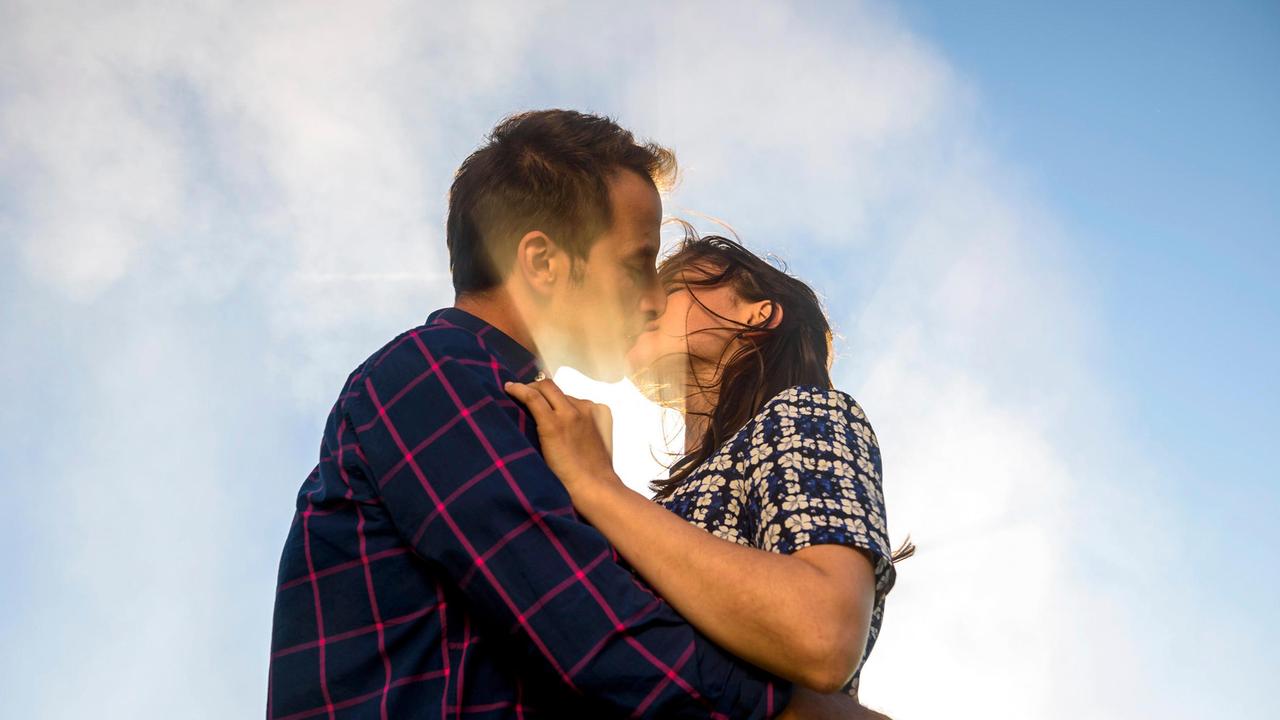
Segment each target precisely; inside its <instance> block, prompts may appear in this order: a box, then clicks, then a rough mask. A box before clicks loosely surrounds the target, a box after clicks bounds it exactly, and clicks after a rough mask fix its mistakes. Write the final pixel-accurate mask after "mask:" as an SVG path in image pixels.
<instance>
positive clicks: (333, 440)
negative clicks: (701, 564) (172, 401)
mask: <svg viewBox="0 0 1280 720" xmlns="http://www.w3.org/2000/svg"><path fill="white" fill-rule="evenodd" d="M538 371H539V368H538V363H537V361H536V359H535V358H534V356H533V355H532V354H531V353H529V351H528V350H526V349H525V348H523V347H522V346H520V345H519V344H518V343H516V342H515V341H514V340H512V339H511V338H510V337H508V336H507V335H505V334H503V333H502V332H500V331H498V330H497V329H495V328H494V327H492V326H490V325H488V324H487V323H485V322H484V321H482V320H480V319H479V318H477V317H475V316H473V315H470V314H468V313H466V312H464V311H462V310H458V309H456V308H444V309H441V310H437V311H435V312H434V313H432V314H431V315H430V316H429V317H428V319H427V322H426V324H424V325H422V326H421V327H418V328H415V329H413V330H410V331H408V332H406V333H404V334H403V335H401V336H399V337H398V338H396V339H395V340H393V341H391V342H390V343H388V344H387V345H386V346H385V347H383V348H382V349H381V350H379V351H378V352H377V353H375V354H374V355H373V356H372V357H370V358H369V359H368V360H367V361H365V363H364V364H363V365H361V366H360V367H359V368H357V369H356V370H355V372H353V373H352V374H351V376H350V377H349V378H348V380H347V383H346V387H345V388H344V389H343V391H342V394H341V396H340V397H339V398H338V401H337V402H336V403H335V404H334V407H333V410H332V412H331V413H330V415H329V419H328V423H327V425H326V427H325V432H324V441H323V444H322V447H321V450H320V462H319V464H318V465H317V466H316V468H315V470H314V471H312V473H311V475H310V476H309V477H308V478H307V480H306V481H305V482H304V483H303V485H302V489H301V491H300V492H299V494H298V503H297V513H296V514H295V516H294V520H293V525H292V527H291V528H290V530H289V536H288V539H287V541H286V543H285V547H284V553H283V556H282V557H281V560H280V576H279V586H278V589H277V593H276V604H275V617H274V622H273V627H272V636H271V668H270V678H269V685H268V694H267V716H268V717H269V718H275V719H278V720H280V719H285V718H289V719H299V718H309V717H327V718H463V717H465V718H469V719H473V720H483V719H485V718H538V717H554V718H565V717H589V718H609V717H625V716H631V717H690V718H693V717H700V718H705V717H718V718H767V717H772V716H773V715H775V714H776V713H778V712H779V711H780V710H781V709H782V708H783V707H784V706H785V705H786V702H787V700H788V699H789V697H790V692H791V688H790V685H789V684H788V683H786V682H785V681H782V680H779V679H777V678H775V677H773V676H772V675H770V674H768V673H766V672H764V671H762V670H760V669H758V668H756V667H754V666H752V665H750V664H748V663H745V662H743V661H740V660H738V659H736V658H734V657H732V656H731V655H729V654H728V653H726V652H724V651H723V650H721V649H719V648H718V647H716V646H715V645H714V644H712V643H711V642H710V641H709V640H707V639H706V638H705V637H704V636H702V635H701V634H699V633H698V632H697V631H696V630H694V629H693V628H692V627H691V626H689V625H688V624H687V623H686V622H685V621H684V620H683V619H682V618H681V617H680V616H679V615H678V614H677V613H676V612H675V611H674V610H673V609H672V608H671V607H670V606H669V605H667V604H666V603H665V602H664V601H663V600H662V599H661V598H659V597H657V596H656V595H655V594H654V593H653V591H652V590H650V589H649V588H648V586H647V585H645V584H644V582H643V581H642V580H640V579H639V578H637V577H636V576H635V575H633V574H632V573H631V571H630V570H629V568H628V566H627V565H626V564H625V563H624V562H623V561H622V560H621V559H620V558H619V556H618V555H617V553H616V551H615V550H614V549H613V547H612V546H611V545H610V544H609V543H608V541H607V540H606V539H605V538H604V536H603V535H601V534H600V533H599V532H598V531H597V530H596V529H595V528H593V527H591V526H590V525H589V524H587V523H586V522H585V521H583V520H582V519H580V518H579V517H578V515H577V514H576V513H575V512H574V510H573V506H572V504H571V503H570V499H569V495H568V493H567V492H566V491H565V489H564V487H563V486H562V485H561V484H560V481H559V480H557V479H556V477H555V475H553V474H552V472H551V470H550V469H549V468H548V467H547V465H546V463H545V461H544V460H543V458H542V456H541V454H540V453H539V446H538V439H537V432H536V428H535V427H534V426H533V422H532V420H531V418H530V417H529V416H528V415H527V414H526V412H525V411H524V409H523V408H522V407H521V406H520V405H518V404H517V403H515V402H514V401H513V400H511V399H510V398H509V396H508V395H507V394H506V392H505V391H504V390H503V389H502V384H503V382H505V381H506V380H517V381H521V382H530V381H532V380H533V379H534V376H535V374H536V373H537V372H538Z"/></svg>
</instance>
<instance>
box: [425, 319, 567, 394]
mask: <svg viewBox="0 0 1280 720" xmlns="http://www.w3.org/2000/svg"><path fill="white" fill-rule="evenodd" d="M426 324H427V325H452V326H454V327H460V328H462V329H464V330H466V331H468V332H470V333H471V334H473V335H475V336H476V338H477V339H478V340H479V341H480V345H481V347H484V348H485V349H486V350H488V351H489V352H491V353H493V354H494V355H495V356H497V358H498V362H500V363H502V364H503V365H504V366H506V368H507V369H508V370H510V371H511V374H512V375H514V376H515V378H516V380H518V381H519V382H522V383H528V382H533V381H535V380H541V379H543V378H546V377H550V373H547V372H546V370H545V368H544V367H543V365H542V362H541V360H539V359H538V358H537V357H536V356H535V355H534V354H533V353H531V352H529V350H528V349H527V348H525V346H523V345H521V344H520V343H518V342H516V341H515V340H514V339H512V337H511V336H510V335H507V334H506V333H504V332H502V331H501V330H499V329H498V328H496V327H494V326H492V325H490V324H489V323H487V322H485V321H484V320H481V319H480V318H478V317H476V316H475V315H472V314H471V313H469V312H467V311H466V310H460V309H458V308H456V307H446V308H440V309H439V310H436V311H435V312H433V313H431V314H430V315H428V316H427V322H426ZM539 376H541V377H539Z"/></svg>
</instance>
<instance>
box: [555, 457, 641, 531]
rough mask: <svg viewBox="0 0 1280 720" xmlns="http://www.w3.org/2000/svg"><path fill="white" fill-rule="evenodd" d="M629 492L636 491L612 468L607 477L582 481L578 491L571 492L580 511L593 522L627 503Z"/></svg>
mask: <svg viewBox="0 0 1280 720" xmlns="http://www.w3.org/2000/svg"><path fill="white" fill-rule="evenodd" d="M628 494H632V495H634V494H635V493H634V492H632V490H631V489H630V488H628V487H627V486H626V485H624V484H623V482H622V478H620V477H618V475H617V474H616V473H614V472H613V471H612V470H610V471H609V472H608V475H607V476H606V477H604V478H597V479H596V480H595V481H593V482H589V483H582V484H581V485H579V487H578V489H577V490H576V491H572V492H570V496H571V497H572V498H573V504H574V506H575V507H577V508H578V512H579V513H580V514H582V515H584V516H585V517H586V518H587V520H590V521H591V522H597V521H598V520H599V519H600V518H601V517H603V516H606V515H608V513H609V511H610V510H611V509H612V508H616V507H618V506H619V505H620V504H622V503H625V502H626V501H627V499H628V498H627V497H626V496H627V495H628ZM637 497H638V496H637Z"/></svg>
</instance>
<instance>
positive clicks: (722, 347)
mask: <svg viewBox="0 0 1280 720" xmlns="http://www.w3.org/2000/svg"><path fill="white" fill-rule="evenodd" d="M705 277H707V269H706V268H699V267H696V266H694V267H690V268H686V269H684V270H682V271H681V272H680V273H679V274H677V275H676V276H675V277H673V278H672V279H671V280H669V281H667V285H666V287H665V288H664V289H665V291H666V292H667V306H666V310H665V311H664V312H663V313H662V315H661V316H659V317H658V319H657V320H656V321H655V322H653V323H651V324H650V325H649V326H647V327H646V328H645V330H644V331H643V332H641V333H640V335H638V336H637V337H636V341H635V344H634V345H633V346H632V348H631V350H630V352H628V353H627V363H628V365H629V366H630V368H631V379H632V381H633V382H634V383H635V384H636V386H637V387H639V388H640V389H641V391H642V392H646V394H648V395H650V399H652V400H655V401H659V402H661V401H664V400H665V401H671V400H675V399H678V398H683V397H684V394H685V387H686V385H687V384H688V383H689V382H690V381H691V380H692V378H690V377H689V374H690V364H691V362H692V366H693V372H698V373H705V378H704V381H709V380H710V379H712V378H714V375H715V373H714V371H715V368H717V367H718V366H719V365H720V363H722V362H724V361H725V360H727V359H728V358H729V355H730V354H731V352H729V344H730V343H731V342H733V340H734V335H736V334H737V333H739V332H740V331H741V330H742V326H741V325H738V324H735V322H733V321H737V323H747V322H750V321H751V320H752V316H753V312H756V308H755V307H754V306H755V304H753V303H745V302H743V301H742V299H741V298H740V297H738V295H737V293H735V292H734V290H733V288H732V287H730V286H729V285H718V286H713V287H706V286H699V285H686V282H685V281H686V280H688V281H695V280H698V279H701V278H705ZM717 315H719V316H722V317H717ZM724 318H729V320H725V319H724ZM655 389H656V390H657V392H652V391H653V390H655Z"/></svg>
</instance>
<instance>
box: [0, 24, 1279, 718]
mask: <svg viewBox="0 0 1280 720" xmlns="http://www.w3.org/2000/svg"><path fill="white" fill-rule="evenodd" d="M798 7H799V6H797V7H796V8H792V7H788V6H787V5H784V4H779V3H773V2H763V1H761V2H748V3H733V4H732V5H730V4H716V3H708V4H680V5H676V4H670V5H655V6H652V7H645V8H643V9H641V8H637V7H634V6H632V5H628V4H622V3H619V4H611V3H593V4H591V5H589V6H588V5H581V4H574V3H567V2H566V3H555V4H552V5H550V6H548V8H546V9H538V10H535V9H531V8H529V7H526V6H524V5H520V4H510V5H501V4H499V5H493V6H483V7H481V6H474V5H472V6H468V7H461V8H460V7H452V6H447V5H444V4H438V5H437V4H419V3H367V4H362V5H361V6H360V7H359V8H356V7H354V6H344V5H342V4H325V5H320V4H316V3H276V4H269V5H268V4H255V5H252V6H250V5H232V4H227V3H217V2H208V3H197V4H192V5H191V6H189V7H186V8H184V9H183V10H182V11H176V10H170V9H166V8H164V7H162V6H158V5H157V6H152V7H147V6H130V5H119V6H115V5H110V4H107V5H103V6H100V7H99V8H98V9H95V10H93V11H92V12H91V14H87V13H88V12H89V11H86V10H84V9H83V8H82V7H78V6H76V5H74V4H69V3H67V4H61V3H39V4H27V5H22V6H19V5H17V4H6V5H3V6H0V248H2V249H3V251H4V253H5V257H6V260H7V261H6V262H5V263H4V264H3V265H2V266H0V341H2V342H3V347H4V348H5V351H6V352H5V353H3V356H0V379H2V380H3V381H4V382H5V386H6V388H7V389H8V399H9V402H8V403H6V404H5V405H4V406H3V407H0V436H3V437H4V438H5V441H4V442H3V443H0V467H2V468H3V472H4V474H3V477H4V488H5V490H6V495H7V496H8V497H9V498H10V501H11V506H12V507H13V508H14V509H15V510H13V511H11V512H10V513H8V514H7V515H6V517H7V518H8V522H7V523H4V524H3V526H2V527H3V529H2V530H0V541H3V542H4V543H5V545H6V546H7V547H8V548H9V549H10V550H9V551H8V552H6V553H0V571H2V572H4V573H5V575H6V577H7V578H8V580H7V581H6V582H5V583H4V584H3V585H0V646H3V647H4V648H5V650H4V652H3V653H2V654H0V678H3V680H0V693H2V694H3V695H4V696H5V698H6V701H7V703H8V705H9V707H11V708H12V712H13V713H14V714H15V715H17V716H23V717H42V718H44V717H47V718H61V717H73V716H75V717H78V716H82V715H85V714H89V713H90V712H93V713H95V714H107V715H109V716H122V717H140V718H149V717H157V718H158V717H241V716H245V715H248V714H252V715H256V714H258V713H260V712H261V708H262V705H263V703H264V701H265V668H266V656H267V649H268V642H269V636H268V633H269V627H270V612H271V600H272V592H273V586H274V581H275V571H276V561H277V559H278V556H279V549H280V545H281V542H282V540H283V537H284V534H285V532H286V531H287V528H288V524H289V520H290V515H291V509H292V505H293V497H294V494H295V493H296V490H297V487H298V485H299V484H300V483H301V481H302V479H303V478H304V477H305V475H306V473H307V472H308V471H309V469H310V467H311V466H312V465H313V464H314V461H315V453H316V448H317V446H318V442H319V434H320V430H321V427H322V423H323V419H324V417H325V413H326V412H327V409H328V406H329V404H330V403H331V402H332V400H333V397H334V394H335V393H336V392H337V387H338V384H339V383H341V381H342V379H343V378H345V377H346V374H347V373H348V372H349V370H350V369H351V368H352V367H353V366H354V365H355V364H356V363H358V362H360V361H361V360H362V359H363V358H364V357H365V356H367V355H368V354H369V353H370V352H371V351H372V350H374V349H376V348H377V347H378V346H379V345H380V344H381V343H382V342H383V341H384V340H385V339H387V338H389V337H391V336H392V335H394V334H396V333H397V332H399V331H400V330H401V329H403V328H405V327H408V326H411V325H413V324H416V323H418V322H420V321H421V320H422V319H423V318H424V317H425V316H426V314H427V313H428V312H430V310H432V309H434V308H435V307H438V306H440V305H442V304H447V303H448V302H449V301H450V293H449V291H448V284H447V274H446V273H445V272H444V268H445V265H444V263H445V256H444V243H443V237H442V234H441V226H442V220H443V215H444V193H445V191H446V189H447V186H448V181H449V178H450V174H451V173H452V172H453V170H454V168H455V167H456V166H457V164H458V162H460V161H461V159H462V158H463V157H465V156H466V154H467V153H468V152H469V151H470V150H471V149H472V148H473V147H474V146H475V145H476V144H477V143H478V142H479V140H480V139H481V137H482V136H483V134H484V132H485V131H486V130H487V129H488V128H489V127H490V126H491V125H492V124H493V123H494V122H495V121H496V120H497V119H498V118H499V117H501V116H502V115H503V114H505V113H507V112H510V111H513V110H517V109H523V108H528V107H547V106H568V107H576V108H582V109H588V110H594V111H599V112H604V113H608V114H611V115H614V116H615V117H617V118H618V119H619V120H620V121H622V122H623V124H625V125H628V126H629V127H631V128H633V129H634V130H636V131H637V133H639V134H641V135H644V136H648V137H652V138H654V139H655V140H658V141H660V142H663V143H665V144H669V145H671V146H672V147H674V148H675V149H676V151H677V154H678V155H679V157H680V160H681V163H682V167H683V169H684V177H683V182H682V184H681V185H680V186H679V187H678V188H677V189H676V190H675V191H674V192H673V193H672V195H671V196H670V197H668V198H667V201H666V207H667V210H668V212H670V213H675V214H681V215H685V216H689V217H693V218H694V219H697V217H698V214H705V215H710V216H714V217H719V218H723V219H724V220H726V221H728V222H729V223H731V224H732V225H733V227H734V228H735V229H736V230H737V231H738V232H739V233H740V235H741V237H742V238H743V240H744V241H745V242H746V244H747V245H748V246H749V247H752V248H754V249H756V250H758V251H760V252H772V253H775V254H777V255H778V256H779V257H781V258H782V259H784V260H785V261H786V262H787V263H788V265H789V266H790V268H791V269H792V270H793V271H794V272H795V273H796V274H797V275H798V276H800V277H802V278H803V279H805V280H807V281H808V282H810V283H811V284H812V285H813V286H814V287H815V289H817V290H818V292H819V294H820V295H821V296H822V297H823V298H824V300H825V302H826V307H827V310H828V312H829V314H830V316H831V320H832V322H833V324H834V325H835V327H836V328H837V330H838V331H839V333H840V338H839V341H838V343H837V350H838V353H839V355H838V360H837V362H836V365H835V368H834V374H835V376H836V379H837V383H838V384H839V385H840V386H841V387H842V388H843V389H846V390H848V391H850V392H851V393H853V394H854V396H855V397H857V398H858V399H859V402H860V403H861V404H862V405H863V407H864V408H865V409H866V410H867V412H868V415H869V417H870V419H871V421H872V423H873V425H874V426H875V427H876V431H877V435H878V436H879V438H880V440H881V444H882V447H883V450H884V453H885V467H886V475H885V491H886V497H887V501H888V504H889V518H890V529H891V531H892V533H893V535H894V537H895V539H900V538H901V537H903V536H904V535H905V534H906V533H907V532H910V533H911V534H912V536H913V538H914V539H915V540H916V541H917V543H918V544H919V547H920V553H919V555H918V556H917V557H916V558H913V559H912V560H911V561H910V562H909V563H907V564H904V565H903V566H902V568H901V570H900V581H899V585H898V587H897V588H895V590H894V593H893V595H892V596H891V597H890V599H889V606H888V612H887V616H886V621H885V628H884V633H883V634H882V636H881V639H880V641H879V643H878V644H877V648H876V652H875V654H874V655H873V656H872V657H871V659H870V662H869V663H868V666H867V668H866V670H865V672H864V684H863V696H864V698H865V699H866V700H867V701H868V702H870V703H872V704H873V705H876V706H879V707H882V708H884V709H885V710H887V711H888V712H890V713H891V714H892V715H894V716H895V717H899V718H912V717H937V716H939V715H940V714H941V713H943V712H946V713H947V714H949V715H951V714H955V713H956V712H957V708H962V709H965V710H971V712H966V711H962V712H961V714H962V716H968V715H972V716H974V717H1009V718H1025V717H1038V718H1039V717H1043V718H1068V717H1070V718H1075V717H1097V718H1110V717H1114V718H1128V717H1147V716H1160V717H1167V718H1192V717H1203V716H1212V715H1224V716H1232V717H1241V718H1253V717H1257V718H1262V717H1271V716H1274V715H1275V714H1276V710H1277V704H1276V702H1277V701H1276V700H1275V699H1274V697H1273V696H1272V695H1271V694H1270V693H1269V687H1270V679H1271V677H1272V676H1273V675H1274V673H1275V671H1276V670H1277V669H1280V653H1278V652H1277V651H1276V649H1275V648H1276V647H1277V645H1278V644H1280V634H1278V630H1277V624H1276V623H1275V617H1274V615H1275V612H1274V608H1275V607H1280V579H1278V578H1277V574H1276V572H1275V570H1274V567H1275V566H1276V564H1277V563H1276V558H1277V549H1280V542H1278V541H1280V531H1278V530H1276V528H1275V524H1274V523H1273V522H1272V518H1273V516H1274V514H1275V511H1276V510H1277V509H1280V483H1277V481H1276V480H1277V478H1276V472H1275V471H1274V470H1273V469H1272V468H1274V467H1275V466H1276V463H1277V461H1280V458H1278V457H1277V452H1276V450H1275V444H1274V443H1273V442H1271V441H1270V440H1271V439H1270V437H1269V435H1270V434H1271V431H1272V430H1273V429H1274V428H1275V427H1276V426H1277V425H1278V424H1280V417H1277V411H1276V410H1275V405H1276V401H1277V400H1278V399H1280V398H1278V397H1277V395H1278V393H1277V391H1276V390H1277V386H1276V379H1275V373H1274V370H1273V368H1275V367H1276V366H1277V365H1280V362H1278V361H1280V357H1277V356H1278V354H1280V352H1278V350H1280V339H1278V338H1277V333H1276V332H1275V328H1276V327H1280V322H1277V321H1278V320H1280V318H1278V317H1277V314H1278V313H1280V297H1278V296H1280V289H1278V286H1277V283H1276V282H1275V280H1274V279H1273V273H1274V272H1275V270H1276V268H1277V266H1278V263H1277V260H1278V259H1280V258H1277V253H1278V252H1280V250H1278V249H1277V240H1280V197H1278V196H1280V177H1278V175H1280V138H1278V137H1277V133H1276V131H1275V128H1277V127H1280V86H1278V85H1277V84H1276V83H1275V82H1274V78H1273V76H1274V74H1275V69H1276V67H1277V66H1280V62H1278V61H1280V11H1278V10H1277V9H1276V7H1275V6H1274V5H1267V4H1265V3H1251V4H1248V3H1215V4H1213V5H1212V6H1208V5H1197V4H1190V3H1160V4H1157V3H1126V4H1124V6H1123V7H1116V6H1114V5H1112V4H1094V5H1089V6H1081V5H1079V4H1077V5H1053V4H1049V3H1019V4H1014V3H988V2H977V3H949V4H934V3H922V2H909V3H902V4H890V3H881V2H863V3H840V4H831V5H827V6H824V7H818V6H814V7H812V8H806V9H804V10H801V9H797V8H798ZM699 222H700V224H701V225H702V226H703V229H707V230H710V229H714V228H712V227H711V223H710V222H709V221H705V220H703V221H699ZM582 387H583V388H584V390H583V391H584V392H599V393H601V397H609V398H619V403H620V407H622V408H631V407H632V406H630V405H627V404H626V403H627V402H628V401H627V400H626V399H625V397H624V395H625V394H618V393H615V392H614V391H613V390H607V389H601V388H592V387H591V386H589V385H588V384H583V385H582ZM611 393H612V394H611ZM629 411H630V410H629ZM636 418H638V419H636V420H635V421H634V422H635V423H637V424H640V423H644V422H650V420H651V418H650V419H646V418H644V417H643V413H640V414H637V415H636ZM647 449H648V448H647V447H640V446H636V447H627V448H620V451H619V452H620V454H619V458H620V459H619V462H620V463H624V464H626V465H627V467H625V468H621V469H622V470H625V471H627V473H629V474H630V475H631V476H633V477H637V478H638V477H643V475H644V473H645V472H647V471H648V470H647V469H646V468H644V467H641V466H640V464H639V462H640V461H639V460H637V458H641V457H643V456H644V454H645V452H646V451H647ZM624 452H625V454H623V453H624ZM622 458H626V459H625V460H623V459H622Z"/></svg>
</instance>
